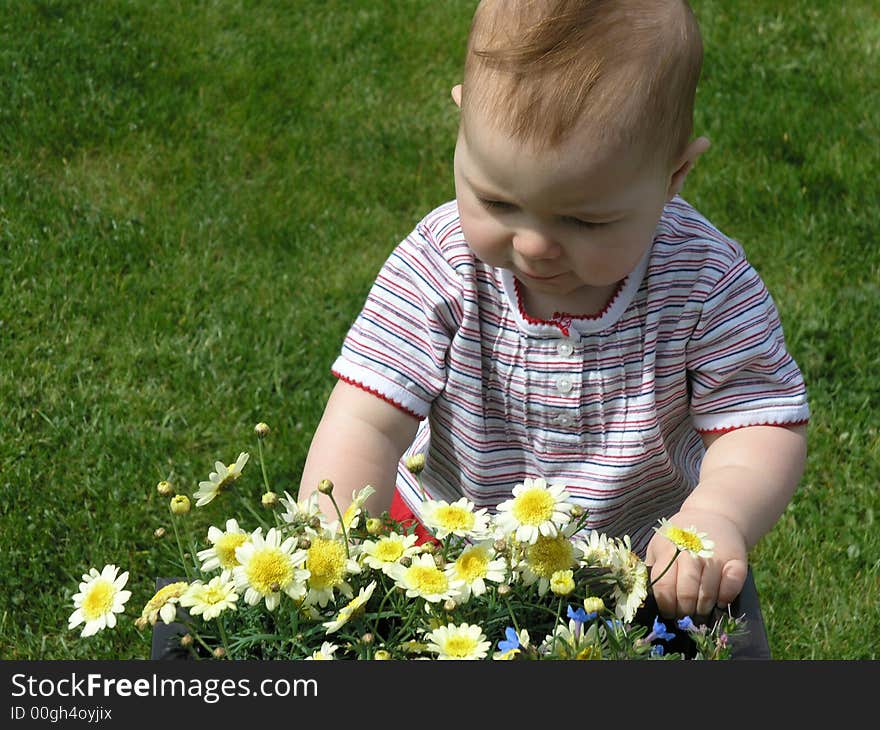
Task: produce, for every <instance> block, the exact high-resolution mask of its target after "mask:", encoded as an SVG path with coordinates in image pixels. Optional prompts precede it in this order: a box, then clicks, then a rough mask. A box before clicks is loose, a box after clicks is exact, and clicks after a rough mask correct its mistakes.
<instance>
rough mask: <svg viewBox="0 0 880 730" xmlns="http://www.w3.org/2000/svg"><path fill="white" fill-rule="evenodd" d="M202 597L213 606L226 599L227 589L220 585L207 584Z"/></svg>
mask: <svg viewBox="0 0 880 730" xmlns="http://www.w3.org/2000/svg"><path fill="white" fill-rule="evenodd" d="M201 599H202V600H203V601H204V602H205V603H210V604H211V605H212V606H213V605H215V604H217V603H222V602H223V601H225V600H226V591H225V590H224V589H223V588H220V587H219V586H206V587H205V590H204V592H203V593H202V595H201Z"/></svg>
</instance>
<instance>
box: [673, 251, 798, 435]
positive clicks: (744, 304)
mask: <svg viewBox="0 0 880 730" xmlns="http://www.w3.org/2000/svg"><path fill="white" fill-rule="evenodd" d="M687 366H688V376H689V385H690V388H691V415H692V418H693V423H694V427H695V428H696V429H697V430H698V431H701V432H711V431H723V430H731V429H735V428H741V427H743V426H752V425H793V424H799V423H805V422H807V421H808V420H809V406H808V403H807V393H806V387H805V384H804V380H803V376H802V374H801V371H800V369H799V368H798V366H797V364H796V363H795V361H794V359H793V358H792V356H791V355H790V354H789V352H788V350H787V349H786V346H785V339H784V336H783V332H782V325H781V323H780V319H779V313H778V311H777V309H776V306H775V304H774V302H773V299H772V297H771V296H770V293H769V292H768V291H767V288H766V287H765V286H764V283H763V282H762V281H761V279H760V277H759V275H758V273H757V272H756V271H755V270H754V268H752V266H751V265H749V263H748V262H747V261H746V260H745V259H744V258H742V257H738V258H736V259H734V260H733V261H732V262H731V264H730V266H729V267H728V268H727V269H726V271H725V272H724V273H723V275H721V276H720V278H719V279H718V281H717V282H716V283H715V284H714V286H712V287H711V288H710V289H709V290H708V292H707V295H706V298H705V300H704V302H703V305H702V311H701V313H700V316H699V320H698V322H697V325H696V327H695V329H694V331H693V333H692V336H691V339H690V342H689V344H688V352H687Z"/></svg>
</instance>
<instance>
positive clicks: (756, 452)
mask: <svg viewBox="0 0 880 730" xmlns="http://www.w3.org/2000/svg"><path fill="white" fill-rule="evenodd" d="M704 442H705V444H706V454H705V456H704V458H703V464H702V467H701V469H700V481H699V484H698V485H697V486H696V487H695V488H694V491H693V492H691V494H690V496H689V497H688V498H687V499H686V500H685V501H684V503H683V504H682V506H681V510H680V511H679V512H678V513H677V514H675V515H673V516H672V517H671V518H670V522H671V523H672V524H674V525H675V526H677V527H680V528H684V529H688V528H691V527H694V528H696V530H697V531H698V532H705V533H706V534H707V537H708V539H710V540H712V541H713V542H714V543H715V545H714V550H713V556H712V557H711V558H694V557H692V556H691V555H689V554H688V553H682V554H680V555H679V556H678V559H677V560H676V561H675V563H673V565H672V567H671V568H670V569H669V570H668V571H667V572H666V574H665V575H664V576H663V577H662V578H661V579H660V580H659V581H657V583H655V584H654V586H653V589H652V590H653V592H654V597H655V599H656V601H657V606H658V608H659V610H660V613H661V614H662V615H663V616H665V617H672V616H678V617H682V616H692V617H701V618H703V617H706V616H708V615H709V614H710V613H711V611H712V609H713V608H714V607H715V606H716V605H726V604H728V603H730V602H731V601H733V600H734V599H735V598H736V597H737V595H739V592H740V591H741V590H742V586H743V583H744V582H745V579H746V574H747V571H748V551H749V550H750V549H751V548H752V547H754V545H755V544H756V543H757V542H758V540H760V539H761V537H763V536H764V535H765V534H766V533H767V532H769V531H770V529H771V528H772V527H773V526H774V525H775V524H776V522H777V520H778V519H779V517H780V516H781V515H782V512H783V510H784V509H785V507H786V505H787V504H788V503H789V501H790V500H791V497H792V495H793V494H794V492H795V490H796V489H797V485H798V482H799V481H800V478H801V475H802V474H803V470H804V464H805V462H806V452H807V447H806V426H801V425H799V426H748V427H745V428H739V429H736V430H734V431H729V432H726V433H722V434H706V435H704ZM674 553H675V547H674V546H673V545H672V543H671V542H670V541H669V540H668V539H666V538H665V537H662V536H661V535H659V534H658V535H655V536H654V537H653V538H652V540H651V542H650V544H649V545H648V550H647V553H646V562H647V564H648V565H651V566H652V568H651V577H652V579H654V578H656V576H658V575H660V573H661V572H662V571H663V569H664V568H665V567H666V566H667V565H668V563H669V561H670V560H671V558H672V556H673V555H674Z"/></svg>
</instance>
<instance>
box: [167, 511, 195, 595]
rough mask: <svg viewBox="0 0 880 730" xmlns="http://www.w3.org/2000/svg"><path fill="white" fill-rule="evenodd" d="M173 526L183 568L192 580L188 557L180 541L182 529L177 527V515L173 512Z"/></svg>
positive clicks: (187, 576)
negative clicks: (187, 561) (185, 555)
mask: <svg viewBox="0 0 880 730" xmlns="http://www.w3.org/2000/svg"><path fill="white" fill-rule="evenodd" d="M171 526H172V527H173V528H174V539H175V540H177V552H178V554H179V555H180V565H181V567H182V568H183V572H184V573H186V579H187V581H189V580H192V576H191V575H190V571H189V568H188V567H187V563H186V558H185V557H184V554H183V544H182V543H181V542H180V531H179V530H178V529H177V515H175V514H174V513H173V512H172V514H171Z"/></svg>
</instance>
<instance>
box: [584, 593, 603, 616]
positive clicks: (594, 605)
mask: <svg viewBox="0 0 880 730" xmlns="http://www.w3.org/2000/svg"><path fill="white" fill-rule="evenodd" d="M604 610H605V601H603V600H602V599H601V598H599V597H598V596H587V597H586V598H585V599H584V611H586V612H587V613H602V611H604Z"/></svg>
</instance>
